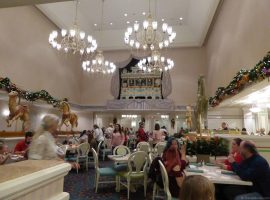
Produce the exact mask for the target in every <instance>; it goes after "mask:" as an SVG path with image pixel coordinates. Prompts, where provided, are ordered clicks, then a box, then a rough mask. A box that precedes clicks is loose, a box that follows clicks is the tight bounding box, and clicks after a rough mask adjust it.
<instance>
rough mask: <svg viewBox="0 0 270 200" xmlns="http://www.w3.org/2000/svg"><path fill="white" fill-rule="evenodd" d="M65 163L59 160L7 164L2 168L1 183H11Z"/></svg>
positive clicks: (0, 167) (0, 170)
mask: <svg viewBox="0 0 270 200" xmlns="http://www.w3.org/2000/svg"><path fill="white" fill-rule="evenodd" d="M62 163H64V161H57V160H25V161H21V162H16V163H11V164H6V165H1V166H0V183H2V182H5V181H9V180H12V179H15V178H19V177H21V176H25V175H28V174H32V173H34V172H37V171H40V170H43V169H47V168H50V167H54V166H56V165H59V164H62Z"/></svg>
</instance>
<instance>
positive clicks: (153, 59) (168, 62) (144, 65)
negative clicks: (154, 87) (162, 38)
mask: <svg viewBox="0 0 270 200" xmlns="http://www.w3.org/2000/svg"><path fill="white" fill-rule="evenodd" d="M138 67H139V68H140V69H141V70H143V71H144V72H149V73H150V72H155V71H159V72H163V71H168V70H170V69H172V68H173V67H174V62H173V60H172V59H170V58H167V59H166V58H165V57H163V56H161V54H160V52H158V51H157V50H154V51H153V52H152V54H151V56H149V57H147V58H144V59H142V60H140V61H139V63H138Z"/></svg>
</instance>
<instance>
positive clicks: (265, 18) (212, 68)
mask: <svg viewBox="0 0 270 200" xmlns="http://www.w3.org/2000/svg"><path fill="white" fill-rule="evenodd" d="M269 8H270V1H269V0H259V1H254V0H237V1H236V0H224V3H223V5H222V7H221V10H220V13H219V14H218V16H217V19H216V22H215V23H214V26H213V30H212V32H211V34H210V37H209V40H208V42H207V45H206V56H207V67H208V72H207V88H208V93H209V95H213V94H214V92H215V91H216V89H217V88H218V87H220V86H227V85H228V84H229V82H230V81H231V80H232V78H233V77H234V75H235V74H236V72H237V71H239V70H240V69H241V68H247V69H250V68H252V67H254V66H255V64H256V63H257V62H258V61H259V60H260V59H261V58H262V57H263V56H265V55H266V53H267V51H269V50H270V37H269V35H270V26H269V18H270V12H269ZM224 74H226V75H224Z"/></svg>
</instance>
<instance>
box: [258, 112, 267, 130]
mask: <svg viewBox="0 0 270 200" xmlns="http://www.w3.org/2000/svg"><path fill="white" fill-rule="evenodd" d="M257 121H258V124H257V128H258V129H261V128H264V129H265V134H267V133H268V132H269V121H268V110H267V108H263V109H262V110H261V111H260V112H258V113H257Z"/></svg>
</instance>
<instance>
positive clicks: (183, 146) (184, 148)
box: [180, 144, 187, 161]
mask: <svg viewBox="0 0 270 200" xmlns="http://www.w3.org/2000/svg"><path fill="white" fill-rule="evenodd" d="M186 151H187V145H186V144H183V145H182V147H181V150H180V153H181V160H184V161H187V157H186Z"/></svg>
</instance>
